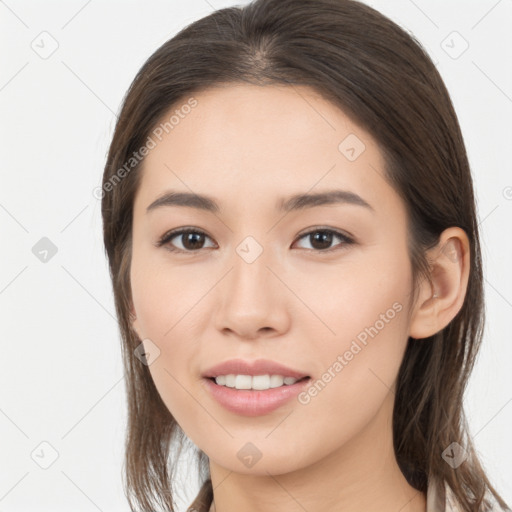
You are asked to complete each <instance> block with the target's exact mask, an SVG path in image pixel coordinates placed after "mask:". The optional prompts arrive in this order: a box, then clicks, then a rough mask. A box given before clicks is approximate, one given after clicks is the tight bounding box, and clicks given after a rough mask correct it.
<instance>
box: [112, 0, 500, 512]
mask: <svg viewBox="0 0 512 512" xmlns="http://www.w3.org/2000/svg"><path fill="white" fill-rule="evenodd" d="M103 189H104V191H105V194H104V197H103V199H102V215H103V221H104V242H105V247H106V250H107V254H108V259H109V264H110V271H111V276H112V281H113V288H114V294H115V302H116V308H117V314H118V318H119V322H120V328H121V333H122V339H123V357H124V362H125V365H126V375H127V384H128V389H127V393H128V405H129V423H128V430H127V442H126V461H125V462H126V475H125V477H126V480H125V485H126V492H127V496H128V498H129V500H130V505H131V507H132V510H144V511H150V510H155V509H156V507H161V509H162V510H175V499H174V489H173V482H174V469H175V464H176V461H177V458H178V455H177V454H176V453H174V452H172V450H171V448H172V444H173V443H176V444H177V445H178V448H179V447H180V446H182V445H183V443H184V442H185V441H186V440H187V439H189V440H191V441H192V442H193V444H194V445H195V446H196V447H197V455H198V464H199V469H200V470H201V476H202V477H203V481H204V484H203V486H202V488H201V491H200V493H199V495H198V496H197V498H196V500H195V501H194V503H192V504H191V507H190V509H189V510H195V511H208V510H209V511H217V512H232V511H235V510H237V511H240V510H243V511H245V512H249V511H252V510H254V511H256V510H275V511H280V512H292V511H299V510H309V511H315V512H324V511H333V510H343V511H344V512H355V511H362V510H364V511H365V512H372V511H379V512H388V511H389V512H391V511H393V512H397V511H398V510H400V511H401V512H425V511H429V512H430V511H446V512H448V511H450V510H461V511H462V510H463V511H467V512H470V511H480V510H482V511H483V510H501V509H506V504H505V503H504V501H503V499H502V498H501V497H500V496H499V494H498V492H497V491H496V490H495V489H494V488H493V486H492V485H491V483H490V482H489V480H488V478H487V477H486V475H485V472H484V470H483V468H482V466H481V465H480V463H479V461H478V458H477V456H476V453H475V450H474V448H473V445H472V443H471V439H470V438H469V436H468V433H467V425H466V420H465V416H464V411H463V391H464V388H465V385H466V382H467V380H468V377H469V375H470V371H471V369H472V366H473V364H474V361H475V357H476V354H477V351H478V348H479V345H480V342H481V337H482V330H483V298H482V297H483V295H482V292H483V284H482V280H483V276H482V266H481V257H480V245H479V234H478V227H477V220H476V212H475V201H474V196H473V188H472V179H471V173H470V168H469V165H468V159H467V156H466V152H465V148H464V143H463V139H462V135H461V131H460V127H459V124H458V121H457V117H456V114H455V112H454V109H453V106H452V103H451V101H450V97H449V94H448V92H447V90H446V88H445V86H444V84H443V81H442V79H441V77H440V75H439V73H438V72H437V70H436V68H435V66H434V65H433V63H432V61H431V60H430V58H429V57H428V55H427V54H426V53H425V52H424V50H423V49H422V48H421V46H420V45H419V44H418V43H417V42H416V41H414V39H413V38H412V37H411V36H409V35H408V34H407V33H406V32H405V31H404V30H402V29H401V28H399V27H398V26H397V25H396V24H395V23H393V22H392V21H390V20H389V19H387V18H386V17H384V16H383V15H381V14H380V13H378V12H377V11H375V10H374V9H372V8H370V7H368V6H366V5H363V4H361V3H358V2H355V1H353V0H314V1H313V0H257V1H255V2H253V3H251V4H248V5H247V6H245V7H243V8H237V7H233V8H227V9H222V10H219V11H216V12H214V13H212V14H211V15H209V16H207V17H205V18H203V19H201V20H199V21H196V22H195V23H192V24H191V25H189V26H188V27H186V28H185V29H183V30H182V31H181V32H179V33H178V34H177V35H176V36H175V37H173V38H172V39H171V40H169V41H168V42H166V43H165V44H164V45H163V46H162V47H161V48H159V49H158V50H157V51H156V52H155V53H154V54H153V55H152V56H151V57H150V58H149V59H148V61H147V62H146V63H145V64H144V66H143V67H142V69H141V70H140V71H139V73H138V74H137V76H136V78H135V80H134V81H133V83H132V85H131V87H130V89H129V91H128V93H127V95H126V98H125V100H124V103H123V106H122V110H121V113H120V116H119V119H118V123H117V126H116V129H115V133H114V136H113V140H112V144H111V147H110V151H109V154H108V159H107V163H106V166H105V171H104V178H103ZM178 454H179V451H178Z"/></svg>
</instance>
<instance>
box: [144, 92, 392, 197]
mask: <svg viewBox="0 0 512 512" xmlns="http://www.w3.org/2000/svg"><path fill="white" fill-rule="evenodd" d="M190 98H193V100H194V102H193V103H191V101H190ZM188 105H194V106H193V107H192V108H191V107H189V106H188ZM156 130H157V131H155V129H154V130H153V132H152V134H151V137H152V139H153V140H154V142H155V145H154V147H153V149H151V150H150V151H149V153H148V155H147V156H146V157H145V160H144V163H143V168H142V173H143V176H142V182H141V187H140V190H139V196H140V197H141V198H142V200H143V201H144V202H145V204H146V205H147V204H149V201H151V200H152V199H154V196H155V195H156V194H159V193H161V192H163V191H164V190H165V189H168V188H169V189H179V190H183V191H189V192H197V193H205V194H208V195H212V196H215V197H219V198H223V200H224V199H225V200H226V201H232V200H234V201H236V200H237V199H238V200H240V199H242V200H244V201H247V200H250V199H251V198H252V199H255V200H256V199H258V198H263V197H269V196H275V197H277V196H279V197H282V196H283V195H286V194H293V193H303V192H306V191H308V190H311V189H314V188H320V189H325V188H329V187H337V188H343V189H350V190H351V191H352V192H354V193H356V194H359V195H361V196H362V197H365V198H368V201H369V202H371V200H372V199H373V200H374V201H375V200H376V199H377V198H378V197H379V196H380V197H381V200H382V195H383V194H386V193H387V194H389V193H393V190H392V189H391V188H390V186H389V185H388V184H387V182H386V181H385V180H384V171H383V166H384V160H383V157H382V155H381V152H380V150H379V147H378V145H377V143H376V141H375V140H374V139H373V138H372V137H371V136H370V135H369V134H368V133H367V132H366V131H365V130H363V129H362V128H361V127H359V126H358V125H357V124H356V123H354V122H353V121H352V120H351V119H350V118H349V117H348V116H347V115H346V114H345V113H344V112H343V111H342V110H341V109H339V108H338V107H336V106H335V105H334V104H332V103H331V102H329V101H327V100H326V99H324V98H322V97H321V96H320V95H319V94H318V93H317V92H315V91H314V90H312V89H311V88H308V87H305V86H293V87H292V86H273V85H272V86H269V85H266V86H256V85H245V84H243V85H238V84H237V85H224V86H221V87H215V88H211V89H207V90H204V91H201V92H198V93H195V94H193V95H191V96H190V97H186V98H184V99H183V100H182V101H181V102H178V103H177V104H176V105H174V106H173V107H172V108H171V109H169V110H168V111H167V112H166V114H165V115H164V116H162V119H161V121H160V123H159V124H158V126H157V127H156ZM155 134H156V135H155ZM235 191H236V192H235ZM395 199H396V198H395ZM272 204H274V203H272Z"/></svg>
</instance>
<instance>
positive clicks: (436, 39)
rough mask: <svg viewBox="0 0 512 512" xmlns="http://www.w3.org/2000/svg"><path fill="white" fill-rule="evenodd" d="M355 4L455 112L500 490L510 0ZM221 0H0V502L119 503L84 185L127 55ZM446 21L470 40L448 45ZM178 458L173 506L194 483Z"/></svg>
mask: <svg viewBox="0 0 512 512" xmlns="http://www.w3.org/2000/svg"><path fill="white" fill-rule="evenodd" d="M239 3H240V4H242V3H246V2H239ZM369 3H370V5H372V6H373V7H375V8H377V9H378V10H380V11H381V12H382V13H384V14H386V15H388V16H389V17H391V18H392V19H393V20H394V21H396V22H398V23H399V24H400V25H402V26H403V27H405V28H406V29H407V30H408V31H409V32H411V33H413V34H414V35H415V36H416V38H417V39H418V40H419V41H420V42H421V43H422V44H423V45H424V46H425V48H426V49H427V51H428V52H429V53H430V55H431V56H432V57H433V59H434V62H436V64H437V66H438V68H439V70H440V72H441V75H442V76H443V78H444V80H445V82H446V85H447V87H448V89H449V91H450V94H451V96H452V99H453V102H454V105H455V108H456V111H457V114H458V116H459V120H460V123H461V126H462V131H463V134H464V138H465V141H466V144H467V151H468V154H469V159H470V163H471V165H472V170H473V173H474V179H475V189H476V194H477V200H478V212H479V219H480V227H481V230H482V243H483V257H484V262H485V270H486V281H485V283H486V296H487V327H486V332H485V339H484V344H483V348H482V351H481V353H480V356H479V359H478V362H477V365H476V368H475V371H474V374H473V376H472V380H471V382H470V385H469V388H468V392H467V398H466V408H467V415H468V418H469V422H470V429H471V432H472V434H473V436H474V441H475V443H476V446H477V449H478V451H479V453H480V456H481V458H482V461H483V464H484V466H485V467H486V469H487V471H488V473H489V475H490V477H491V481H492V482H493V483H494V484H495V485H496V486H497V488H498V490H499V491H501V492H502V494H503V496H504V498H505V499H506V500H508V503H509V504H512V470H511V465H510V462H509V461H510V459H511V456H512V439H511V436H510V432H511V428H510V427H511V424H512V421H511V420H512V403H511V402H512V376H511V372H510V370H509V365H510V361H512V337H511V335H510V325H509V323H508V320H509V318H512V291H511V290H512V271H511V265H510V263H511V261H512V258H511V254H512V243H511V234H512V230H511V220H512V188H511V187H512V172H511V166H512V164H511V156H512V155H511V152H510V145H511V141H512V129H511V124H510V117H511V115H512V65H511V64H512V31H511V30H510V27H511V26H512V1H511V0H500V1H497V0H479V1H471V2H470V1H467V0H465V1H463V0H457V1H454V0H451V1H441V0H437V1H432V0H430V1H426V0H415V1H412V0H394V1H389V0H387V1H386V0H379V1H374V2H369ZM228 5H236V2H230V1H220V0H208V1H206V0H186V1H185V0H172V1H169V0H168V1H165V2H163V1H160V2H158V1H155V0H152V1H144V2H142V0H139V1H133V0H132V1H126V0H123V1H110V2H106V1H103V2H100V1H99V0H89V1H87V0H68V1H46V2H38V1H35V0H32V1H28V0H27V1H21V0H19V1H16V0H6V1H5V2H3V1H0V37H1V43H0V48H1V52H2V53H1V59H2V61H1V62H2V63H1V66H0V116H1V117H0V119H1V120H2V122H1V130H2V131H1V136H0V140H1V144H2V145H1V149H2V152H1V154H2V161H1V166H0V173H1V186H0V227H1V231H0V235H1V239H0V240H1V252H0V254H1V265H0V315H1V330H2V339H1V346H2V354H1V358H0V365H1V366H0V389H1V393H0V433H1V437H0V447H1V452H0V461H1V462H0V511H1V512H13V511H37V512H39V511H51V512H58V511H64V510H66V511H68V510H74V511H84V512H85V511H87V512H89V511H95V510H101V511H112V512H113V511H121V510H123V511H127V510H128V505H127V501H126V499H125V497H124V495H123V493H122V487H121V472H122V456H123V443H124V425H125V420H126V415H125V394H124V380H123V369H122V365H121V357H120V340H119V334H118V330H117V326H116V320H115V314H114V305H113V299H112V292H111V288H110V279H109V275H108V271H107V264H106V259H105V256H104V253H103V246H102V238H101V215H100V201H99V200H97V199H96V198H95V197H93V195H92V190H93V189H94V188H95V187H97V186H98V185H100V184H101V176H102V171H103V166H104V163H105V157H106V152H107V149H108V145H109V143H110V138H111V135H112V132H113V127H114V121H115V113H116V112H117V111H118V108H119V106H120V102H121V100H122V97H123V95H124V93H125V91H126V90H127V88H128V86H129V84H130V82H131V81H132V79H133V78H134V76H135V74H136V72H137V71H138V69H139V68H140V67H141V65H142V64H143V63H144V61H145V60H146V59H147V58H148V57H149V56H150V55H151V54H152V53H153V52H154V51H155V50H156V49H157V48H158V47H159V46H160V45H161V44H162V43H163V42H165V41H166V40H167V39H169V38H171V37H172V36H173V35H174V34H175V33H176V32H177V31H178V30H179V29H181V28H183V27H184V26H185V25H187V24H189V23H191V22H192V21H194V20H196V19H198V18H200V17H203V16H205V15H207V14H209V13H210V12H211V11H212V10H213V9H214V8H215V9H218V8H222V7H226V6H228ZM43 31H46V32H48V33H49V34H50V35H51V36H48V35H43V36H40V34H41V32H43ZM453 31H457V32H458V33H459V34H460V35H461V36H462V38H464V40H466V41H467V43H468V44H469V47H468V49H467V50H466V51H465V52H464V53H463V54H462V55H460V56H459V57H458V58H452V57H453V56H454V52H457V51H458V50H460V49H461V48H462V46H461V45H462V44H463V41H462V39H460V38H458V36H453V35H451V36H450V37H449V38H448V39H446V38H447V36H449V35H450V34H451V33H452V32H453ZM43 37H44V38H46V39H45V43H44V44H45V48H51V44H52V42H51V38H53V39H54V40H55V41H56V43H53V44H58V48H57V50H56V51H55V52H54V53H53V54H52V55H51V56H49V57H48V58H46V59H43V58H41V57H40V56H39V55H38V54H37V53H36V52H35V51H34V50H33V48H32V46H36V45H38V44H39V46H40V47H41V46H42V45H43V43H41V38H43ZM454 37H455V39H453V38H454ZM443 41H445V42H444V43H443ZM452 41H453V42H452ZM447 45H450V46H452V47H453V48H452V49H451V50H450V49H449V48H448V47H447ZM447 52H452V56H450V55H449V54H448V53H447ZM42 237H48V238H49V239H50V240H51V241H52V242H53V244H55V246H56V248H57V253H56V254H55V255H54V256H53V257H52V258H51V259H49V261H47V262H46V263H43V262H41V261H40V260H39V259H38V258H36V256H35V255H34V254H33V252H32V248H33V246H34V245H35V244H36V243H37V242H38V241H39V240H40V239H41V238H42ZM42 442H46V443H49V445H51V447H50V446H48V445H46V444H45V445H42V446H40V443H42ZM34 450H35V452H34ZM54 450H55V452H56V453H57V454H58V458H57V459H56V460H55V462H54V463H53V464H51V466H50V467H48V469H43V468H41V467H40V466H39V465H38V463H36V461H37V462H39V464H43V465H44V464H49V463H50V462H51V460H52V459H51V457H52V453H54ZM191 475H193V473H190V474H189V475H188V476H187V481H188V483H189V484H190V485H191V489H190V492H189V493H188V495H186V496H184V499H183V501H182V502H181V503H182V504H181V506H182V510H184V509H185V507H186V506H187V505H188V504H190V501H191V499H192V498H193V496H194V494H195V490H196V487H195V479H194V478H193V476H191Z"/></svg>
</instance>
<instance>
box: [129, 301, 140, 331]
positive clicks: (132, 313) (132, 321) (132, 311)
mask: <svg viewBox="0 0 512 512" xmlns="http://www.w3.org/2000/svg"><path fill="white" fill-rule="evenodd" d="M129 318H130V324H131V328H132V331H133V332H134V333H135V334H136V335H137V337H138V338H139V339H140V335H139V332H138V330H137V325H136V324H137V314H136V313H135V308H134V307H133V303H130V310H129Z"/></svg>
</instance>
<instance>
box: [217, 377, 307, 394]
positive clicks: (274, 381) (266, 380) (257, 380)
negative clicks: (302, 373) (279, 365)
mask: <svg viewBox="0 0 512 512" xmlns="http://www.w3.org/2000/svg"><path fill="white" fill-rule="evenodd" d="M297 380H298V379H295V378H294V377H283V376H281V375H255V376H254V377H253V376H251V375H234V374H230V375H219V376H218V377H215V382H216V383H217V384H218V385H219V386H227V387H228V388H236V389H256V390H259V391H262V390H265V389H271V388H278V387H280V386H282V385H283V384H284V385H286V386H290V385H291V384H295V383H296V382H297Z"/></svg>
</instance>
